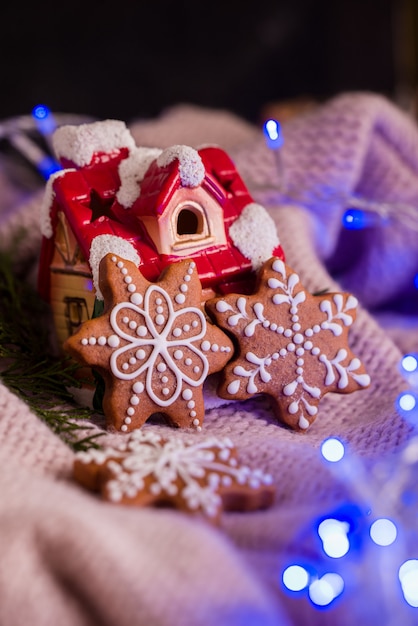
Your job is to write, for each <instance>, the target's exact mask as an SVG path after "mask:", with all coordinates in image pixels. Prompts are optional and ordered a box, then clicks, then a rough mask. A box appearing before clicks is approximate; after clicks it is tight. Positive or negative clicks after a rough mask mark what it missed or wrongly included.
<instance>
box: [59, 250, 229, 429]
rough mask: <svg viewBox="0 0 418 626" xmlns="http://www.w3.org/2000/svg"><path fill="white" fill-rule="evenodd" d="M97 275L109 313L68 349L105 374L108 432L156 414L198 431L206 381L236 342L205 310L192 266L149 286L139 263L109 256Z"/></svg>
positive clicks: (173, 269) (172, 270)
mask: <svg viewBox="0 0 418 626" xmlns="http://www.w3.org/2000/svg"><path fill="white" fill-rule="evenodd" d="M99 276H100V289H101V292H102V294H103V297H104V313H103V315H101V316H100V317H97V318H94V319H91V320H88V321H87V322H84V323H83V324H82V325H81V327H80V329H79V330H78V331H77V332H76V333H75V334H74V335H72V336H71V337H70V338H69V339H67V341H66V343H65V344H64V348H65V349H66V350H67V351H68V352H69V353H70V354H72V355H73V356H74V357H75V358H76V359H77V360H79V361H80V362H81V363H82V364H83V365H86V366H88V367H92V368H94V369H96V370H97V371H98V372H99V373H100V374H101V375H102V376H103V378H104V380H105V393H104V398H103V411H104V413H105V416H106V419H107V423H108V427H109V428H112V429H116V430H120V431H122V432H129V431H131V430H133V429H135V428H139V427H140V426H142V425H143V424H144V422H145V421H146V420H147V419H148V418H149V417H150V416H151V415H152V414H154V413H157V412H158V413H163V414H164V415H165V416H166V417H167V419H168V420H169V422H170V423H171V424H173V425H175V426H180V427H194V428H196V429H198V430H200V428H201V424H202V422H203V417H204V402H203V390H202V386H203V383H204V381H205V379H206V378H207V376H208V375H209V374H211V373H213V372H217V371H219V370H221V369H222V368H223V367H224V366H225V364H226V362H227V361H228V360H229V359H230V358H231V356H232V343H231V341H230V339H229V338H228V337H227V335H226V334H225V333H224V332H223V331H222V330H221V329H220V328H218V327H217V326H215V325H214V324H212V323H210V321H209V319H208V318H207V316H206V314H205V312H204V308H203V306H202V304H201V302H202V289H201V283H200V280H199V276H198V274H197V271H196V265H195V263H194V261H191V260H184V261H180V262H178V263H174V264H172V265H170V266H169V267H168V269H167V270H166V271H165V272H164V273H163V274H162V276H161V278H160V280H159V281H158V282H157V283H150V282H148V281H147V280H146V279H145V278H144V277H143V276H142V274H141V272H140V271H139V270H138V268H137V267H136V266H135V264H134V263H132V262H131V261H128V260H126V259H122V258H121V257H119V256H117V255H116V254H108V255H106V256H105V257H104V258H103V259H102V261H101V262H100V266H99Z"/></svg>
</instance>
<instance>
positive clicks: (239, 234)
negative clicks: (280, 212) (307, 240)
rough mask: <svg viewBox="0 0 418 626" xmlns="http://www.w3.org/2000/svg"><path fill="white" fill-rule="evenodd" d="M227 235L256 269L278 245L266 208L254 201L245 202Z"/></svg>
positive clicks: (273, 226)
mask: <svg viewBox="0 0 418 626" xmlns="http://www.w3.org/2000/svg"><path fill="white" fill-rule="evenodd" d="M229 235H230V237H231V239H232V241H233V243H234V245H235V246H236V247H237V248H238V250H239V251H240V252H241V254H243V255H244V256H245V257H247V259H250V261H251V264H252V267H253V269H254V270H255V271H257V270H258V269H259V268H260V267H261V265H262V264H263V263H264V262H265V261H267V260H268V259H270V258H271V257H272V256H273V250H274V249H275V248H277V246H279V245H280V240H279V237H278V235H277V231H276V225H275V223H274V221H273V219H272V218H271V217H270V215H269V214H268V213H267V211H266V209H265V208H264V207H263V206H262V205H261V204H257V203H256V202H251V203H250V204H247V205H246V206H245V207H244V209H243V211H242V213H241V215H240V216H239V217H238V219H236V220H235V222H234V223H233V224H231V226H230V228H229Z"/></svg>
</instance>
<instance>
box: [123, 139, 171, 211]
mask: <svg viewBox="0 0 418 626" xmlns="http://www.w3.org/2000/svg"><path fill="white" fill-rule="evenodd" d="M160 154H161V150H160V149H159V148H143V147H135V148H133V149H132V150H131V151H130V153H129V156H128V158H126V159H123V160H122V161H121V162H120V163H119V168H118V173H119V178H120V187H119V189H118V191H117V193H116V200H117V201H118V202H119V204H121V205H122V206H123V207H124V208H125V209H129V208H130V207H131V206H132V205H133V204H134V202H135V200H137V199H138V198H139V196H140V195H141V183H142V181H143V179H144V176H145V174H146V172H147V170H148V168H149V166H150V165H151V163H152V162H153V161H154V160H155V159H156V158H157V157H158V156H159V155H160Z"/></svg>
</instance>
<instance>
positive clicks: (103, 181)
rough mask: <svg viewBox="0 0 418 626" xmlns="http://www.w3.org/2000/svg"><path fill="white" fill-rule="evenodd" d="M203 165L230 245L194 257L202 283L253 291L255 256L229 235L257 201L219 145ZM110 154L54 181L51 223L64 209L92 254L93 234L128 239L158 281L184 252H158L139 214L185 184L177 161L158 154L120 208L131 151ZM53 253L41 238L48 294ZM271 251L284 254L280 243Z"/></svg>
mask: <svg viewBox="0 0 418 626" xmlns="http://www.w3.org/2000/svg"><path fill="white" fill-rule="evenodd" d="M198 154H199V156H200V158H201V161H202V163H203V166H204V169H205V175H204V178H203V180H202V182H201V186H202V187H203V188H204V189H205V191H207V192H208V193H209V194H211V195H212V196H213V197H214V198H215V199H216V200H217V202H218V203H219V204H220V205H221V207H222V209H223V211H224V224H225V231H226V237H227V243H226V245H213V246H210V247H208V248H205V249H203V250H201V251H199V252H198V253H196V254H193V255H190V256H192V257H193V258H194V259H195V261H196V265H197V268H198V272H199V276H200V279H201V281H202V286H203V287H204V288H206V287H211V288H213V289H214V290H215V291H217V292H220V293H221V292H225V291H231V290H238V289H239V290H240V291H241V292H242V291H247V292H248V291H249V290H251V289H252V286H253V278H254V276H253V272H252V264H251V260H250V259H247V258H246V257H244V256H243V255H242V254H241V252H240V251H239V250H238V248H237V247H236V246H235V245H234V244H233V242H232V240H231V238H230V237H229V228H230V226H231V224H232V223H233V222H234V221H235V220H236V219H237V218H238V217H239V215H240V214H241V212H242V210H243V209H244V207H245V206H246V205H248V204H250V203H252V202H253V198H252V197H251V195H250V193H249V191H248V189H247V187H246V186H245V184H244V182H243V180H242V178H241V177H240V175H239V174H238V172H237V170H236V168H235V166H234V164H233V162H232V160H231V159H230V157H229V156H228V155H227V154H226V152H224V151H223V150H222V149H221V148H217V147H206V148H202V149H200V150H198ZM111 156H112V158H108V159H107V160H104V159H93V160H92V162H91V163H90V164H89V165H88V166H85V167H82V168H80V169H78V170H76V171H68V172H66V173H65V174H64V175H62V176H58V177H57V178H56V179H55V180H54V182H53V190H54V194H55V197H54V200H53V204H52V207H51V223H52V228H53V231H54V232H55V228H56V223H57V212H58V210H62V211H63V212H64V214H65V215H66V217H67V219H68V222H69V223H70V225H71V228H72V230H73V232H74V235H75V237H76V238H77V241H78V243H79V245H80V248H81V250H82V252H83V255H84V257H85V258H86V259H88V258H89V254H90V246H91V243H92V241H93V239H94V238H95V237H97V236H98V235H103V234H110V235H116V236H118V237H122V238H123V239H125V240H127V241H129V242H130V243H131V244H132V245H133V246H134V248H135V249H136V251H137V252H138V254H139V257H140V259H141V266H140V267H141V271H142V273H143V274H144V276H145V277H146V278H147V279H148V280H157V279H158V277H159V275H160V273H161V271H162V270H163V269H164V267H165V266H166V265H167V264H168V263H171V262H174V261H176V260H178V259H179V258H180V257H177V256H174V255H171V256H167V255H163V256H160V255H159V254H158V252H157V250H156V249H155V247H154V244H153V242H152V240H151V239H150V237H149V235H148V233H147V232H146V230H145V227H144V226H143V224H142V222H141V221H140V220H139V219H138V216H140V215H143V216H155V217H156V218H157V217H158V216H160V215H162V214H163V213H164V210H165V208H166V207H167V205H168V202H169V201H170V199H171V197H172V195H173V193H174V192H175V191H176V190H177V189H179V188H180V187H181V185H182V183H181V180H180V175H179V164H178V160H177V159H174V160H172V161H171V162H170V163H169V164H168V165H166V166H164V167H160V166H159V165H158V163H157V159H155V160H154V161H152V162H151V164H150V166H149V167H148V170H147V171H146V173H145V175H144V177H143V180H142V181H141V183H140V185H141V193H140V196H139V198H138V199H137V200H136V201H135V203H134V204H133V206H132V207H131V208H128V209H127V208H125V207H122V206H121V205H120V204H119V203H118V202H117V200H116V193H117V191H118V189H119V187H120V185H121V180H120V177H119V173H118V166H119V163H120V162H121V160H122V159H123V158H125V157H126V156H127V153H126V150H123V149H122V150H119V151H116V152H113V153H112V155H111ZM53 252H54V242H53V238H51V239H46V238H44V240H43V245H42V250H41V264H40V272H39V290H40V292H41V294H42V295H43V296H44V297H45V298H46V299H49V266H50V263H51V260H52V256H53ZM273 254H274V255H275V256H279V257H281V258H283V257H284V255H283V251H282V248H281V247H280V246H278V247H277V248H276V249H275V250H274V251H273Z"/></svg>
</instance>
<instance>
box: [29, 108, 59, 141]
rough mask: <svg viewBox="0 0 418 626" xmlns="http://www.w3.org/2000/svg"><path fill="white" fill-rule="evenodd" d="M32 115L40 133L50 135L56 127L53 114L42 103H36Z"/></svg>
mask: <svg viewBox="0 0 418 626" xmlns="http://www.w3.org/2000/svg"><path fill="white" fill-rule="evenodd" d="M32 117H33V119H34V120H35V122H36V126H37V128H38V130H39V132H40V133H41V134H42V135H47V136H48V135H51V134H52V133H53V132H54V130H55V129H56V126H57V125H56V122H55V119H54V116H53V115H52V113H51V111H50V109H49V108H48V107H47V106H45V105H44V104H38V105H36V106H35V107H34V108H33V109H32Z"/></svg>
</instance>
